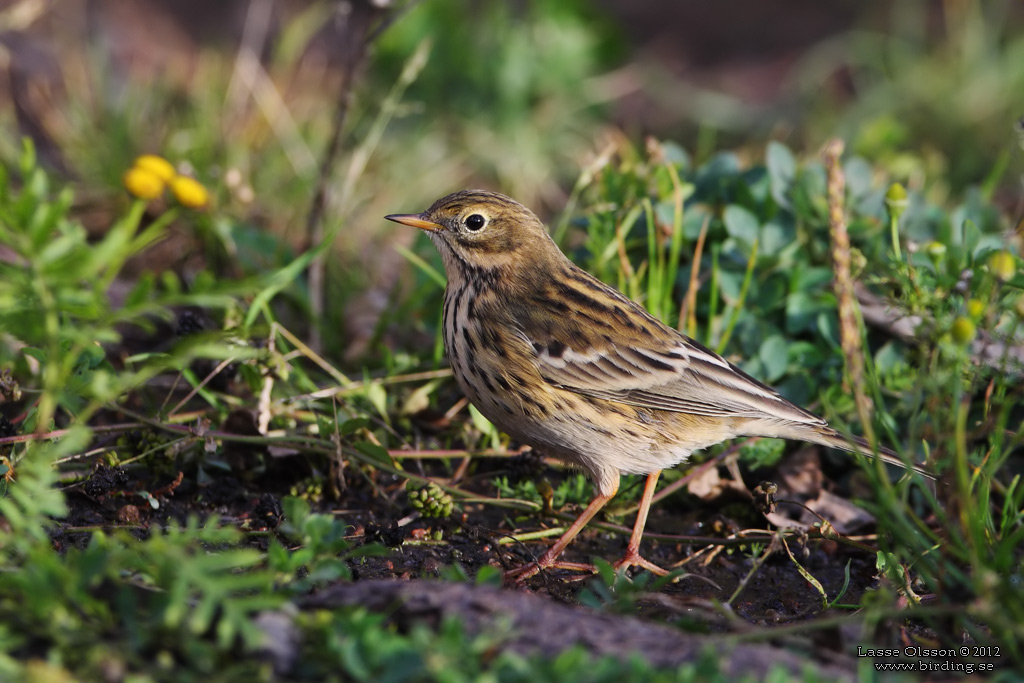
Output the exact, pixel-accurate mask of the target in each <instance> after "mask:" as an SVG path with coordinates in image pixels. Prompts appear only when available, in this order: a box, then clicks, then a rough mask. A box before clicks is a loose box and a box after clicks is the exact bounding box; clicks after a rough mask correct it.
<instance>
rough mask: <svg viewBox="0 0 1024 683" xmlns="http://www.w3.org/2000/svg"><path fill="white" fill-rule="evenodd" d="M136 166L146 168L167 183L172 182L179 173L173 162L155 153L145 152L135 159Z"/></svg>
mask: <svg viewBox="0 0 1024 683" xmlns="http://www.w3.org/2000/svg"><path fill="white" fill-rule="evenodd" d="M135 167H136V168H144V169H146V170H147V171H149V172H150V173H152V174H153V175H155V176H157V177H158V178H160V180H162V181H164V182H165V183H169V182H171V178H173V177H174V176H176V175H178V174H177V173H176V172H175V171H174V166H171V162H169V161H167V159H164V158H163V157H158V156H157V155H155V154H143V155H142V156H141V157H139V158H138V159H136V160H135Z"/></svg>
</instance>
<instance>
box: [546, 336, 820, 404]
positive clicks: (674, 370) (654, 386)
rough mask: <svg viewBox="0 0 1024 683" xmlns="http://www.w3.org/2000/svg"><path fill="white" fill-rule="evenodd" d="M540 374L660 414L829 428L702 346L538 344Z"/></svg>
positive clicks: (680, 342) (681, 340)
mask: <svg viewBox="0 0 1024 683" xmlns="http://www.w3.org/2000/svg"><path fill="white" fill-rule="evenodd" d="M535 350H536V352H537V363H538V365H539V367H540V371H541V375H542V376H543V377H544V378H545V379H546V380H547V381H548V382H551V383H552V384H555V385H557V386H559V387H562V388H564V389H568V390H570V391H574V392H576V393H579V394H585V395H587V396H593V397H595V398H604V399H608V400H612V401H619V402H621V403H627V404H630V405H635V406H640V407H644V408H653V409H656V410H668V411H674V412H681V413H690V414H694V415H709V416H717V417H750V418H765V417H773V418H777V419H783V420H791V421H793V422H802V423H809V424H824V420H822V419H821V418H819V417H817V416H815V415H813V414H811V413H809V412H807V411H805V410H803V409H802V408H799V407H797V406H795V405H793V404H792V403H790V402H789V401H787V400H786V399H784V398H783V397H782V396H781V395H779V393H778V392H777V391H775V390H774V389H772V388H771V387H768V386H766V385H764V384H762V383H761V382H759V381H757V380H756V379H754V378H753V377H751V376H750V375H748V374H746V373H745V372H743V371H742V370H740V369H739V368H737V367H736V366H734V365H732V364H731V363H729V362H728V361H726V360H725V359H724V358H722V357H721V356H719V355H718V354H716V353H714V352H713V351H711V350H709V349H707V348H705V347H704V346H702V345H700V344H699V343H697V342H695V341H693V340H691V339H688V338H685V337H682V335H679V336H678V337H677V339H676V340H675V343H670V344H657V345H637V344H636V343H635V342H634V343H633V344H631V345H630V346H616V345H607V346H605V347H604V348H590V349H586V350H582V349H581V350H576V349H574V348H573V347H572V346H569V345H566V346H565V347H564V348H563V347H562V346H561V345H560V344H557V343H554V344H548V345H547V346H541V347H540V348H539V349H538V348H537V347H536V346H535Z"/></svg>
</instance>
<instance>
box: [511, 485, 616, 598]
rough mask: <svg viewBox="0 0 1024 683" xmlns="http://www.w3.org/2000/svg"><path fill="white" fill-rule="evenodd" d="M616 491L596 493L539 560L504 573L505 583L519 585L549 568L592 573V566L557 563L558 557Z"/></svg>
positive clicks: (576, 563) (577, 563) (575, 563)
mask: <svg viewBox="0 0 1024 683" xmlns="http://www.w3.org/2000/svg"><path fill="white" fill-rule="evenodd" d="M617 489H618V486H616V487H615V489H614V490H612V492H611V493H598V494H597V495H596V496H594V499H593V500H592V501H590V505H588V506H587V508H586V509H585V510H584V511H583V512H582V513H581V514H580V516H579V517H577V518H576V521H575V522H573V523H572V525H571V526H570V527H569V528H568V529H566V530H565V533H564V534H562V536H561V537H560V538H559V539H558V540H557V541H555V544H554V545H553V546H551V547H550V548H548V550H547V552H545V553H544V554H543V555H541V556H540V559H538V560H536V561H535V562H531V563H529V564H527V565H525V566H522V567H520V568H519V569H513V570H512V571H510V572H506V574H505V582H506V583H519V582H521V581H525V580H526V579H528V578H530V577H531V576H533V575H535V574H536V573H537V572H539V571H541V570H542V569H548V568H550V567H557V568H559V569H576V570H583V571H594V567H593V566H592V565H588V564H581V563H579V562H558V561H557V560H558V556H559V555H561V554H562V551H563V550H565V548H566V546H568V545H569V544H570V543H572V540H573V539H574V538H576V536H577V534H579V533H580V532H581V531H582V530H583V527H585V526H586V525H587V524H588V523H589V522H590V520H592V519H593V518H594V515H596V514H597V513H598V512H600V511H601V508H603V507H604V506H605V504H606V503H607V502H608V501H609V500H611V499H612V498H613V497H614V496H615V491H616V490H617Z"/></svg>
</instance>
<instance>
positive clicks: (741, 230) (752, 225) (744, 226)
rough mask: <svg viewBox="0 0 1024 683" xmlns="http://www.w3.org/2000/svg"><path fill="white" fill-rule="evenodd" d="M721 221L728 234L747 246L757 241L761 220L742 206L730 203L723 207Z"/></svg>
mask: <svg viewBox="0 0 1024 683" xmlns="http://www.w3.org/2000/svg"><path fill="white" fill-rule="evenodd" d="M722 222H723V223H725V230H726V232H728V233H729V235H731V236H732V237H735V238H736V239H738V240H740V241H741V242H743V243H744V244H746V245H747V246H748V247H750V246H751V245H753V244H754V242H755V241H757V236H758V232H759V231H760V228H761V222H760V221H759V220H758V219H757V216H755V215H754V214H752V213H751V212H750V211H748V210H746V209H744V208H743V207H742V206H738V205H736V204H730V205H729V206H727V207H725V211H724V212H723V214H722Z"/></svg>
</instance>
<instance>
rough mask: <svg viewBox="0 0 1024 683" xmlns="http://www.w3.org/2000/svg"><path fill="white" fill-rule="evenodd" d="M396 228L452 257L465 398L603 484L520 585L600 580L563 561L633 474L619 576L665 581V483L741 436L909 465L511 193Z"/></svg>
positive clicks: (454, 358)
mask: <svg viewBox="0 0 1024 683" xmlns="http://www.w3.org/2000/svg"><path fill="white" fill-rule="evenodd" d="M385 218H386V219H387V220H389V221H393V222H396V223H400V224H403V225H406V226H411V227H414V228H419V229H421V230H423V231H425V232H426V233H427V235H428V236H429V237H430V239H431V241H432V242H433V243H434V245H435V246H436V247H437V250H438V251H439V252H440V255H441V261H442V262H443V264H444V270H445V274H446V276H447V286H446V288H445V295H444V308H443V318H442V328H443V336H444V345H445V351H446V354H447V357H448V361H449V363H450V365H451V367H452V370H453V374H454V376H455V379H456V380H457V382H458V384H459V386H460V387H461V388H462V390H463V392H464V393H465V395H466V397H467V398H468V399H469V400H470V401H471V402H472V403H473V405H475V406H476V408H477V409H478V410H479V411H480V413H482V414H483V415H484V416H485V417H487V418H488V419H489V420H490V421H491V422H492V423H494V424H495V425H496V426H497V427H498V428H500V429H501V430H502V431H504V432H505V433H507V434H508V435H509V436H511V437H512V438H513V439H516V440H518V441H520V442H522V443H524V444H527V445H529V446H532V447H534V448H537V449H538V450H541V451H542V452H544V453H545V454H547V455H549V456H552V457H554V458H556V459H559V460H561V461H564V462H566V463H569V464H570V465H573V466H575V467H577V468H580V469H582V470H583V471H584V472H585V473H586V474H587V475H588V476H589V478H590V479H591V481H592V482H593V485H594V496H593V499H592V500H591V502H590V503H589V504H588V505H587V507H586V508H585V509H584V510H583V512H582V513H580V515H579V517H578V518H577V519H576V520H575V521H574V522H573V523H572V524H571V525H570V526H569V527H568V528H567V529H566V530H565V532H564V533H563V534H562V536H561V537H560V538H559V539H558V540H557V541H556V542H555V543H554V544H553V545H551V546H550V547H549V548H548V549H547V551H546V552H545V553H544V554H543V555H541V557H539V558H537V559H536V560H534V561H532V562H530V563H528V564H527V565H525V566H523V567H519V568H517V569H514V570H511V571H510V572H507V573H506V580H507V581H509V580H511V581H513V582H521V581H524V580H526V579H528V578H529V577H531V576H534V575H536V574H537V573H538V572H540V571H542V570H546V569H549V568H564V569H577V570H579V569H583V570H586V569H591V570H592V569H593V566H592V565H587V564H582V563H572V562H562V561H560V560H559V557H560V555H561V554H562V552H563V551H564V550H565V548H566V547H567V546H568V545H569V544H570V543H571V542H572V541H573V539H574V538H575V537H576V536H577V535H578V534H579V533H580V531H582V530H583V528H584V527H585V526H586V525H587V524H588V523H589V522H590V521H591V520H592V519H593V518H594V516H595V515H597V514H598V512H600V510H601V508H603V507H604V506H605V504H606V503H607V502H608V501H609V500H611V499H612V498H613V497H614V496H615V494H616V492H617V491H618V488H619V482H620V476H621V475H622V474H646V475H647V480H646V483H645V486H644V492H643V495H642V497H641V502H640V506H639V509H638V512H637V519H636V523H635V524H634V526H633V532H632V534H631V536H630V540H629V543H628V545H627V548H626V552H625V554H624V556H623V558H622V559H621V560H619V561H618V562H616V563H615V565H614V566H615V567H616V568H621V567H629V566H635V567H640V568H644V569H647V570H649V571H651V572H653V573H656V574H661V575H664V574H666V573H667V572H666V571H665V570H664V569H662V568H661V567H659V566H658V565H656V564H654V563H652V562H650V561H648V560H647V559H646V558H644V557H643V556H642V555H641V554H640V542H641V539H642V537H643V531H644V527H645V525H646V521H647V515H648V511H649V509H650V502H651V498H652V496H653V495H654V492H655V488H656V486H657V482H658V477H659V475H660V473H661V471H662V470H664V469H667V468H670V467H673V466H675V465H678V464H680V463H682V462H685V461H686V460H687V459H688V458H689V456H690V454H691V453H693V452H694V451H698V450H700V449H703V448H707V447H709V446H713V445H715V444H718V443H720V442H722V441H725V440H727V439H731V438H735V437H744V436H745V437H752V436H761V437H777V438H784V439H793V440H800V441H806V442H811V443H816V444H820V445H823V446H828V447H831V448H837V449H840V450H844V451H849V452H855V453H861V454H864V455H867V456H872V457H879V458H881V459H882V460H884V461H886V462H889V463H892V464H896V465H899V466H900V467H904V468H906V467H907V466H908V464H906V463H904V462H903V461H902V460H900V458H899V457H898V456H897V454H896V453H895V452H894V451H892V450H890V449H888V448H884V447H879V448H877V449H875V448H873V447H872V446H871V445H870V444H868V443H867V442H866V441H865V440H863V439H861V438H859V437H847V436H843V435H842V434H841V433H839V432H838V431H836V430H835V429H833V428H832V427H830V426H828V424H827V423H826V422H825V420H824V419H822V418H820V417H818V416H817V415H815V414H813V413H811V412H809V411H807V410H805V409H803V408H801V407H799V406H797V405H795V404H793V403H791V402H790V401H788V400H786V399H785V398H783V397H782V395H781V394H779V393H778V392H777V391H776V390H774V389H772V388H771V387H769V386H767V385H765V384H764V383H762V382H760V381H758V380H756V379H754V378H753V377H751V376H750V375H748V374H747V373H745V372H744V371H742V370H740V369H739V368H738V367H736V366H735V365H733V364H732V363H730V362H729V361H727V360H726V359H725V358H723V357H722V356H720V355H719V354H717V353H715V352H714V351H711V350H710V349H708V348H706V347H705V346H703V345H702V344H700V343H699V342H697V341H695V340H693V339H691V338H690V337H688V336H686V335H684V334H682V333H681V332H678V331H677V330H675V329H673V328H671V327H669V326H667V325H665V324H664V323H662V322H661V321H660V320H658V319H657V318H655V317H653V316H652V315H650V314H649V313H648V312H647V311H646V310H645V309H644V308H643V307H642V306H641V305H640V304H638V303H636V302H634V301H632V300H631V299H629V298H628V297H626V296H625V295H624V294H622V293H621V292H619V291H618V290H617V289H615V288H614V287H611V286H609V285H607V284H605V283H604V282H602V281H600V280H598V279H597V278H595V277H593V276H592V275H590V274H589V273H587V272H586V271H585V270H583V269H581V268H579V267H578V266H576V265H575V264H574V263H573V262H572V261H571V260H569V258H568V257H567V256H566V255H565V254H564V253H562V251H561V249H559V248H558V245H557V244H555V242H554V240H553V239H552V238H551V236H550V235H549V233H548V231H547V229H546V228H545V226H544V224H543V223H542V222H541V221H540V219H539V218H537V216H536V215H535V214H534V213H533V212H532V211H530V210H529V209H528V208H526V207H525V206H523V205H522V204H520V203H519V202H517V201H515V200H514V199H511V198H510V197H506V196H504V195H501V194H498V193H495V192H489V191H486V190H462V191H460V192H455V193H453V194H449V195H448V196H446V197H442V198H441V199H438V200H437V201H436V202H434V203H433V205H431V207H430V208H429V209H427V210H426V211H423V212H422V213H418V214H392V215H389V216H385ZM909 466H910V467H911V468H913V469H916V470H917V471H919V472H920V473H922V474H924V475H926V476H929V477H930V476H931V475H930V473H929V472H928V471H927V470H926V469H924V468H922V467H919V466H916V465H909Z"/></svg>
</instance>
